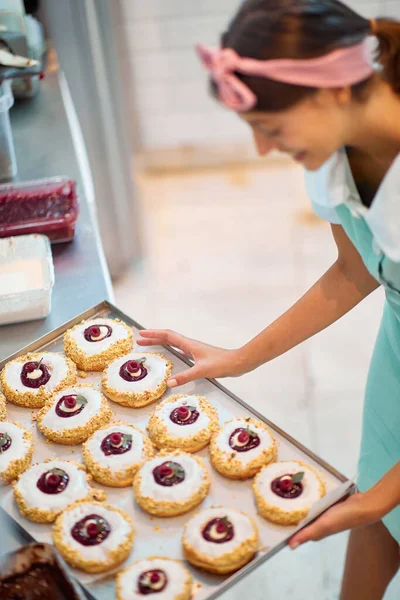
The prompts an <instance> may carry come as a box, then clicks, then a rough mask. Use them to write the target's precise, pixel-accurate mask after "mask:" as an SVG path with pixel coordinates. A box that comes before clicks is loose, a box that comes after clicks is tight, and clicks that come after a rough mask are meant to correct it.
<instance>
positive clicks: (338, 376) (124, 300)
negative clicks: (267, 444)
mask: <svg viewBox="0 0 400 600" xmlns="http://www.w3.org/2000/svg"><path fill="white" fill-rule="evenodd" d="M139 188H140V190H141V202H142V209H143V210H142V213H143V220H144V231H145V236H144V237H145V252H144V259H143V261H142V263H141V264H140V265H136V266H135V267H132V269H131V271H130V272H129V273H127V274H126V276H125V277H124V278H123V279H121V280H120V281H118V282H116V285H115V291H116V298H117V303H118V305H119V306H120V307H121V308H122V309H124V310H125V311H126V312H128V313H129V314H131V315H132V316H134V317H135V318H136V319H137V320H138V321H140V322H142V323H143V324H144V325H145V326H147V327H152V328H153V327H154V328H156V327H168V328H171V329H176V330H177V331H179V332H181V333H184V334H186V335H188V336H190V337H194V338H198V339H202V340H204V341H207V342H209V343H215V344H218V345H221V346H226V347H234V346H237V345H240V344H243V343H244V342H246V341H247V340H248V339H249V338H251V337H252V336H254V335H255V334H256V333H258V332H259V331H260V330H261V329H263V328H264V327H265V326H266V325H267V324H269V323H270V322H271V320H272V319H275V318H276V317H277V316H279V314H280V313H282V312H283V311H284V310H285V309H286V308H288V307H289V306H290V305H291V303H292V302H293V301H295V300H296V299H297V298H298V297H299V296H300V295H301V294H302V293H303V292H305V290H306V289H307V288H308V287H309V286H310V285H311V284H312V283H313V282H314V281H315V280H316V279H317V278H318V277H319V276H320V275H321V274H322V273H323V271H324V270H325V269H326V268H327V267H329V265H330V264H331V262H332V261H333V260H334V258H335V248H334V245H333V241H332V239H331V236H330V230H329V226H328V225H326V224H324V223H322V222H320V221H318V220H317V219H316V218H314V217H313V215H312V214H311V213H310V210H309V208H308V200H307V198H306V195H305V191H304V187H303V174H302V170H301V169H300V168H299V167H297V166H293V165H291V164H290V165H289V164H288V163H286V162H280V161H270V162H268V163H266V165H265V167H264V168H262V169H261V168H259V167H257V168H254V167H252V168H251V167H237V168H231V169H223V170H220V171H209V172H202V173H200V172H197V173H196V172H194V173H189V174H188V173H186V174H181V175H173V176H158V177H155V176H153V177H147V178H144V177H141V178H140V181H139ZM381 306H382V294H381V292H380V291H378V292H376V293H375V294H374V295H373V296H372V297H370V298H369V299H367V300H366V301H364V303H363V304H362V305H361V306H359V307H358V308H356V309H355V310H353V311H352V313H351V314H349V315H347V316H346V317H344V318H343V319H342V320H341V321H340V322H339V323H337V324H335V325H333V326H332V327H331V328H330V329H329V330H327V331H325V332H323V333H321V334H320V335H319V336H317V337H316V338H314V339H312V340H310V341H308V342H306V343H304V344H303V345H302V346H300V347H298V348H296V349H294V350H293V351H291V352H289V353H288V354H287V355H285V356H283V357H280V358H279V359H277V360H275V361H274V362H272V363H270V364H267V365H265V366H263V367H261V368H260V369H258V370H257V371H255V372H253V373H250V374H248V375H246V376H244V377H242V378H238V379H232V380H229V381H226V382H225V383H226V384H227V385H228V387H230V388H231V389H232V390H233V391H235V392H237V393H238V395H240V396H242V397H243V398H245V399H246V400H247V402H249V403H250V404H251V405H253V406H254V407H256V408H257V409H259V410H260V411H261V412H263V413H264V414H265V415H266V416H268V418H270V419H271V420H272V421H274V422H275V423H277V424H278V425H280V426H281V427H282V428H284V429H286V430H287V431H288V432H289V433H291V434H293V435H294V436H295V437H297V438H298V439H299V440H300V441H302V442H304V443H305V444H306V445H308V446H309V447H310V448H311V449H312V450H314V451H315V452H317V453H318V454H319V455H320V456H322V457H323V458H325V459H326V460H328V461H329V462H331V463H332V464H333V465H334V466H335V467H337V468H338V469H339V470H342V471H343V472H344V473H346V474H347V475H349V476H353V475H355V472H356V464H357V453H358V446H359V440H360V425H361V411H362V402H363V389H364V383H365V379H366V374H367V368H368V361H369V357H370V354H371V350H372V346H373V342H374V337H375V335H376V331H377V327H378V323H379V318H380V312H381ZM345 543H346V535H339V536H336V537H334V538H330V539H328V540H325V541H324V542H321V543H320V544H308V545H306V546H305V547H303V548H300V549H299V550H297V551H296V552H290V551H288V550H286V551H283V552H282V553H280V554H279V555H277V556H276V557H274V558H273V559H271V560H270V562H269V563H268V564H266V565H265V567H263V568H261V569H259V571H257V572H256V573H255V574H253V575H250V576H249V577H248V578H247V579H245V580H244V581H243V582H242V583H241V584H239V585H238V586H237V588H235V589H234V590H233V591H230V592H228V593H226V595H225V596H224V598H225V599H226V600H228V599H229V600H236V599H238V600H239V598H242V597H243V596H247V597H251V598H252V600H261V599H262V600H264V599H265V600H267V599H269V598H271V599H272V598H273V599H274V600H280V599H282V600H283V599H285V600H287V598H290V597H296V600H313V599H318V600H333V599H335V598H338V594H339V585H340V578H341V570H342V564H343V557H344V549H345ZM399 597H400V580H398V581H395V582H394V584H393V585H392V588H391V590H390V591H389V592H388V595H387V599H388V600H394V599H395V598H399ZM355 600H357V599H355Z"/></svg>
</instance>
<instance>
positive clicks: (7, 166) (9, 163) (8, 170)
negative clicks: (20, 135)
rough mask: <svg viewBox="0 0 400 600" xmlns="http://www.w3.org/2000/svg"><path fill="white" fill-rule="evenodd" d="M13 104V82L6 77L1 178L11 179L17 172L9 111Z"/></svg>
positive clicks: (1, 90)
mask: <svg viewBox="0 0 400 600" xmlns="http://www.w3.org/2000/svg"><path fill="white" fill-rule="evenodd" d="M13 104H14V97H13V93H12V90H11V82H10V81H9V80H6V79H5V80H4V81H3V82H2V83H1V84H0V180H4V179H10V178H11V177H14V176H15V175H16V174H17V159H16V158H15V149H14V140H13V136H12V131H11V123H10V113H9V111H10V108H11V107H12V105H13Z"/></svg>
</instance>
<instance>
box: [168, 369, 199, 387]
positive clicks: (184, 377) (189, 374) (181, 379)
mask: <svg viewBox="0 0 400 600" xmlns="http://www.w3.org/2000/svg"><path fill="white" fill-rule="evenodd" d="M202 377H203V374H202V372H201V371H200V369H198V368H196V366H194V367H192V368H191V369H187V370H186V371H182V372H181V373H176V375H174V376H173V377H171V379H169V380H168V381H167V385H168V387H170V388H172V387H178V386H179V385H184V384H185V383H189V382H190V381H194V380H195V379H201V378H202Z"/></svg>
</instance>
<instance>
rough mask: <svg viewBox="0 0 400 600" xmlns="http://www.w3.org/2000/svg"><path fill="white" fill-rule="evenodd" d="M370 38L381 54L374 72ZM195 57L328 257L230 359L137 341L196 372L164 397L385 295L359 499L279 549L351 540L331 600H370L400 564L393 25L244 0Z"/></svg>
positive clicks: (249, 362) (153, 334)
mask: <svg viewBox="0 0 400 600" xmlns="http://www.w3.org/2000/svg"><path fill="white" fill-rule="evenodd" d="M371 35H375V36H376V38H377V40H378V43H379V52H378V57H377V58H378V61H379V65H378V64H377V65H375V68H372V66H371V64H372V59H371V56H369V51H368V48H369V46H370V44H369V42H370V40H368V38H369V37H370V36H371ZM199 54H200V56H201V58H202V60H203V62H204V64H205V66H206V67H207V68H208V69H209V70H210V72H211V81H212V89H213V93H214V94H215V96H216V97H217V98H218V99H219V100H220V102H221V103H222V104H224V105H225V106H227V107H228V108H231V109H233V110H235V111H236V112H238V114H239V115H240V117H241V118H242V119H244V120H245V121H246V122H247V123H248V124H249V125H250V127H251V128H252V130H253V134H254V139H255V143H256V146H257V149H258V152H259V153H260V154H262V155H265V154H267V153H268V152H270V151H271V150H272V149H279V150H281V151H283V152H287V153H290V154H291V155H292V156H293V157H294V158H295V159H296V160H297V161H300V162H301V163H302V164H303V165H304V167H305V169H306V170H307V174H306V180H307V187H308V189H309V193H310V196H311V200H312V204H313V206H314V208H315V210H316V212H317V213H318V214H319V215H320V216H321V217H323V218H325V219H327V220H329V221H330V222H331V224H332V233H333V237H334V239H335V242H336V245H337V249H338V258H337V260H336V262H335V263H334V264H333V265H332V266H331V268H330V269H329V270H328V271H327V272H326V273H325V274H324V275H323V276H322V278H321V279H320V280H319V281H318V282H317V283H316V284H315V285H314V286H313V287H312V288H311V289H310V290H309V291H308V292H307V293H306V294H305V295H304V296H303V297H302V298H301V299H300V300H299V301H298V302H297V303H296V304H295V305H294V306H293V307H292V308H290V309H289V310H288V311H287V312H286V313H285V314H283V315H282V316H281V317H280V318H279V319H277V320H276V321H275V322H274V323H272V324H271V325H270V326H269V327H267V328H266V329H265V330H264V331H262V332H261V333H260V334H259V335H258V336H257V337H255V338H254V339H253V340H251V341H250V342H249V343H247V344H246V345H245V346H243V347H242V348H239V349H236V350H224V349H222V348H217V347H213V346H208V345H206V344H203V343H200V342H197V341H194V340H190V339H187V338H185V337H183V336H180V335H178V334H176V333H173V332H171V331H143V332H141V335H142V340H139V342H138V343H139V344H140V345H142V346H148V345H153V344H157V345H158V344H170V345H172V346H175V347H177V348H179V349H180V350H181V351H182V352H184V353H185V354H187V355H188V356H190V357H191V358H192V359H193V360H194V366H193V367H192V368H191V369H189V370H187V371H185V372H183V373H179V374H178V375H176V376H175V377H174V379H172V380H171V381H170V382H169V385H170V387H174V386H177V385H182V384H183V383H187V382H189V381H192V380H193V379H197V378H202V377H227V376H237V375H241V374H243V373H246V372H248V371H251V370H252V369H255V368H256V367H258V366H259V365H261V364H263V363H265V362H267V361H270V360H272V359H273V358H275V357H277V356H279V355H280V354H282V353H284V352H286V351H288V350H289V349H291V348H293V347H294V346H296V345H297V344H299V343H300V342H302V341H304V340H306V339H307V338H309V337H310V336H312V335H314V334H316V333H318V332H319V331H321V330H322V329H324V328H325V327H328V326H329V325H331V324H332V323H333V322H335V321H336V320H337V319H339V318H340V317H342V316H343V315H344V314H345V313H347V312H348V311H349V310H351V309H352V308H353V307H354V306H356V305H357V304H358V303H359V302H360V301H361V300H363V299H364V298H365V297H366V296H368V295H369V294H370V293H371V292H372V291H373V290H375V289H376V288H377V287H378V286H379V285H383V286H384V287H385V291H386V302H385V310H384V314H383V319H382V324H381V327H380V331H379V335H378V339H377V342H376V346H375V350H374V354H373V358H372V362H371V367H370V373H369V377H368V383H367V390H366V398H365V409H364V419H363V437H362V447H361V455H360V461H359V481H358V484H359V489H360V493H358V494H356V495H355V496H353V497H352V498H350V499H349V500H347V501H345V502H343V503H341V504H340V505H338V506H335V507H333V508H332V509H330V510H329V511H328V512H326V513H325V514H324V515H323V516H322V517H320V518H319V519H318V520H317V521H315V523H314V524H312V525H310V526H309V527H307V528H305V529H304V530H303V531H301V532H299V533H298V534H297V535H296V536H294V538H293V539H292V540H291V546H292V548H295V547H297V546H298V545H299V544H301V543H304V542H306V541H308V540H319V539H321V538H323V537H325V536H327V535H330V534H332V533H336V532H338V531H342V530H344V529H350V528H351V529H352V532H351V536H350V541H349V547H348V553H347V561H346V569H345V575H344V580H343V588H342V596H341V598H342V600H350V599H351V600H355V599H356V598H369V599H372V600H374V599H378V598H382V596H383V594H384V592H385V590H386V588H387V586H388V584H389V582H390V580H391V579H392V578H393V576H394V575H395V573H396V572H397V570H398V567H399V556H400V554H399V542H400V507H398V505H399V503H400V463H399V461H400V321H399V319H400V23H397V22H395V21H390V20H385V19H378V20H376V21H372V22H370V21H368V20H366V19H364V18H363V17H361V16H359V15H358V14H356V13H355V12H354V11H352V10H350V9H349V8H347V7H346V6H344V5H343V4H341V3H340V2H338V1H337V0H325V1H323V0H320V1H318V0H296V1H288V0H247V2H245V3H244V4H243V5H242V7H241V8H240V10H239V12H238V14H237V15H236V17H235V18H234V19H233V21H232V22H231V24H230V26H229V29H228V31H227V32H226V33H225V34H224V35H223V36H222V49H220V50H218V51H211V50H210V49H207V48H204V47H199ZM396 507H397V508H396Z"/></svg>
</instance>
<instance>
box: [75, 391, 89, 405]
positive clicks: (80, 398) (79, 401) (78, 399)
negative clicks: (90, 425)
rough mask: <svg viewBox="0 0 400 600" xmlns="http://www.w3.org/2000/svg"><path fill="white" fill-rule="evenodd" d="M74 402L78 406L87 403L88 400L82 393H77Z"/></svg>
mask: <svg viewBox="0 0 400 600" xmlns="http://www.w3.org/2000/svg"><path fill="white" fill-rule="evenodd" d="M76 403H77V404H78V405H79V406H85V405H86V404H87V403H88V401H87V400H86V398H85V396H82V394H78V395H77V397H76Z"/></svg>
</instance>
